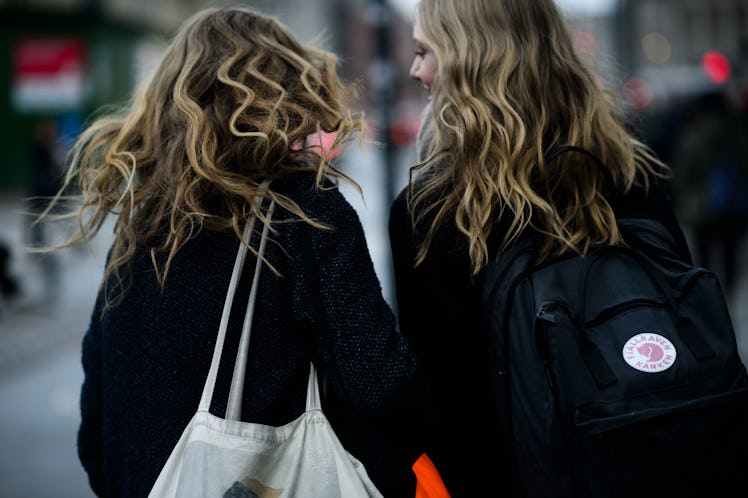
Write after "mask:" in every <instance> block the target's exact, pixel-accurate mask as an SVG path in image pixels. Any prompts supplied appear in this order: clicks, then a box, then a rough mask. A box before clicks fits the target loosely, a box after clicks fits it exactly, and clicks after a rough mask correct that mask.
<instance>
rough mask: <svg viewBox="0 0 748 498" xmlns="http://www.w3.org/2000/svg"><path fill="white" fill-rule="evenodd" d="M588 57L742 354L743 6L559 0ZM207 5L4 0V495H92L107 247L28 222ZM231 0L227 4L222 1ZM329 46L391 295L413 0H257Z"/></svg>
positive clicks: (746, 197) (0, 87) (746, 241)
mask: <svg viewBox="0 0 748 498" xmlns="http://www.w3.org/2000/svg"><path fill="white" fill-rule="evenodd" d="M557 1H558V2H559V4H560V5H561V7H562V8H563V9H564V11H565V13H566V14H567V15H568V18H569V22H570V23H571V24H572V26H573V27H574V40H575V43H576V45H577V49H578V50H579V52H580V54H581V55H582V56H583V57H585V58H586V59H588V60H590V61H591V62H592V64H593V66H594V68H595V70H596V71H597V73H598V75H599V77H600V81H601V84H604V85H606V86H608V87H609V88H610V89H611V91H612V92H613V94H614V95H615V96H617V98H620V99H621V100H622V101H623V103H624V105H625V109H626V112H627V113H628V118H629V120H630V123H631V127H632V129H634V130H636V132H637V134H638V135H639V136H640V138H641V140H643V141H644V142H646V143H648V144H649V145H651V146H652V147H653V148H654V149H655V150H656V152H657V153H658V154H659V155H660V157H661V158H663V159H664V160H665V161H666V162H667V163H668V164H670V166H671V167H672V168H673V170H674V173H675V178H674V182H673V192H672V194H673V199H674V204H675V207H676V209H677V211H676V212H677V214H678V216H679V219H680V220H681V222H682V224H683V227H684V229H685V230H686V232H687V236H688V238H689V242H690V244H691V249H692V253H693V255H694V257H695V259H696V261H697V262H698V263H699V264H701V265H702V266H706V267H708V268H710V269H712V270H714V271H715V272H716V273H717V274H718V276H719V277H720V279H721V281H722V282H723V285H724V286H725V289H726V292H727V294H728V298H729V301H730V309H731V312H732V316H733V319H734V322H735V325H736V332H737V338H738V342H739V346H740V348H741V354H742V356H743V358H744V360H745V359H748V237H746V230H747V229H748V185H747V184H746V183H745V182H746V176H748V173H747V172H746V170H747V169H748V132H747V131H746V130H748V1H746V0H719V1H717V0H557ZM220 3H222V2H214V1H213V2H211V1H203V0H18V1H13V0H0V116H2V118H1V119H0V150H2V152H3V154H2V164H0V497H2V498H25V497H29V498H32V497H33V498H54V497H60V498H62V497H64V498H68V497H82V498H86V497H90V496H92V493H91V491H90V490H89V488H88V484H87V480H86V476H85V473H84V472H83V470H82V469H81V467H80V464H79V463H78V459H77V455H76V448H75V439H76V431H77V427H78V406H77V403H78V393H79V388H80V383H81V381H82V372H81V368H80V358H79V354H80V340H81V338H82V335H83V333H84V331H85V328H86V326H87V323H88V319H89V314H90V312H91V309H92V306H93V301H94V297H95V294H96V288H97V285H98V282H99V278H100V276H101V273H102V270H103V264H104V257H105V254H106V251H107V249H108V244H109V241H110V236H111V226H105V227H104V228H103V229H102V231H101V234H100V236H99V237H98V238H96V239H95V240H94V241H92V242H91V244H90V245H89V246H87V247H83V248H73V249H66V250H63V251H61V252H59V253H56V254H53V255H46V256H42V255H39V254H33V253H31V252H29V251H28V248H29V247H32V246H34V245H37V244H42V243H51V242H54V241H56V240H59V239H60V238H61V237H62V236H63V235H64V234H65V228H64V227H59V226H54V227H52V226H46V225H37V226H32V225H31V224H30V217H29V216H27V215H25V214H24V213H25V212H27V211H28V210H30V209H36V208H38V207H39V206H38V205H37V204H34V203H33V202H30V201H28V200H27V199H28V198H29V197H31V196H34V195H40V194H41V195H44V194H47V193H49V192H50V190H51V191H54V189H55V187H56V186H57V181H58V180H59V175H60V174H61V171H62V168H63V165H64V162H65V154H66V152H67V150H68V148H69V146H70V144H71V142H72V140H74V139H75V137H76V135H77V134H78V133H79V131H80V130H81V127H82V126H83V125H84V123H85V121H86V119H87V118H88V117H89V116H90V115H91V114H92V113H93V112H94V111H96V110H97V109H99V108H100V107H101V106H103V105H109V104H119V103H122V102H124V101H125V100H126V99H127V98H128V96H129V95H130V93H131V91H132V89H133V87H134V86H135V85H136V84H137V83H138V82H139V81H141V80H142V79H143V78H145V77H146V76H147V75H148V74H149V72H150V71H151V70H152V69H153V68H154V66H155V64H156V63H157V62H158V60H159V57H160V54H161V52H162V50H163V49H164V48H165V46H166V44H167V43H168V40H169V36H170V35H171V34H172V33H173V32H174V30H175V29H176V28H177V27H178V25H179V24H180V23H181V22H182V21H183V20H184V19H186V18H187V17H188V16H189V15H191V14H192V13H193V12H195V11H197V10H199V9H201V8H203V7H205V6H208V5H216V4H220ZM224 3H225V2H224ZM231 3H232V4H240V3H243V4H246V5H250V6H253V7H255V8H257V9H259V10H262V11H264V12H267V13H271V14H274V15H277V16H278V17H279V18H280V19H281V20H282V21H283V22H285V23H286V24H287V25H289V26H290V27H291V28H292V29H293V30H294V32H295V33H296V34H297V36H298V37H299V39H301V40H302V41H305V42H312V41H314V42H315V43H317V44H319V45H321V46H323V47H324V48H327V49H329V50H332V51H334V52H335V53H337V54H338V55H339V56H340V71H341V74H343V76H344V77H345V78H346V79H348V80H353V81H357V82H359V83H360V85H361V90H362V94H361V101H360V105H361V109H362V110H363V111H365V113H366V115H367V117H368V124H369V130H370V131H369V133H370V139H371V141H370V142H369V143H368V144H367V146H366V147H365V148H364V150H358V149H356V148H355V147H352V148H349V149H347V150H346V151H344V152H343V153H342V155H341V156H340V158H339V161H340V162H339V167H340V168H341V169H342V170H343V171H344V172H346V173H347V174H348V175H349V176H351V177H352V178H353V179H355V180H356V181H358V182H359V183H360V184H361V186H362V189H363V198H362V196H360V195H359V194H358V193H357V192H356V191H355V190H354V189H352V188H349V187H346V188H345V189H344V193H345V195H346V197H347V198H348V199H349V200H350V202H351V203H352V204H353V205H354V207H355V208H356V209H357V211H358V212H359V214H360V216H361V219H362V222H363V224H364V228H365V231H366V235H367V241H368V243H369V249H370V251H371V254H372V258H373V260H374V263H375V267H376V269H377V272H378V274H379V277H380V280H381V283H382V288H383V291H384V293H385V296H386V297H387V299H388V301H389V302H390V303H393V301H394V294H393V293H394V290H393V284H392V277H391V269H390V257H389V241H388V238H387V216H388V214H387V211H388V208H389V203H390V201H391V200H392V198H393V197H394V196H395V195H396V193H397V192H398V191H399V190H400V189H401V188H402V187H403V186H405V184H406V182H407V178H408V168H409V167H410V166H412V165H413V164H414V163H415V150H414V140H415V136H416V133H417V130H418V126H419V117H420V111H421V108H422V107H423V105H424V104H425V103H426V96H425V95H424V93H423V90H422V89H421V88H420V86H419V85H417V84H416V83H415V82H413V81H411V80H410V79H409V77H408V68H409V66H410V63H411V60H412V54H413V45H412V41H411V35H412V12H413V7H414V4H415V0H397V1H396V0H266V1H262V0H257V1H246V2H240V1H237V2H231ZM747 493H748V491H747Z"/></svg>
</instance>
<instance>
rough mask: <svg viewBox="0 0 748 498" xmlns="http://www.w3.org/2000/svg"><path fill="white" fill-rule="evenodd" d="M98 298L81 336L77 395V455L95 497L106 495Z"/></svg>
mask: <svg viewBox="0 0 748 498" xmlns="http://www.w3.org/2000/svg"><path fill="white" fill-rule="evenodd" d="M102 299H103V298H102V295H101V294H100V295H99V297H98V299H97V303H96V305H95V307H94V311H93V313H92V315H91V322H90V324H89V327H88V330H87V331H86V334H85V336H84V337H83V343H82V351H81V363H82V366H83V374H84V378H83V385H82V388H81V394H80V414H81V423H80V427H79V429H78V458H79V459H80V461H81V464H82V465H83V468H84V469H85V471H86V472H87V473H88V480H89V483H90V485H91V489H92V490H93V491H94V492H95V493H96V495H97V496H105V495H106V489H105V480H104V470H103V461H102V460H103V458H102V449H103V441H102V391H101V389H102V388H101V374H102V365H101V337H100V328H99V318H100V315H101V309H102V308H101V303H102Z"/></svg>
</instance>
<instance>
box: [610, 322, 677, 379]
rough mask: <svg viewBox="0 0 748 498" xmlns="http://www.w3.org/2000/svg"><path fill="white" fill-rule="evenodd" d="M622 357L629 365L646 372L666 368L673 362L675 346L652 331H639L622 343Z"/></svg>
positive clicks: (659, 370)
mask: <svg viewBox="0 0 748 498" xmlns="http://www.w3.org/2000/svg"><path fill="white" fill-rule="evenodd" d="M622 354H623V359H624V360H625V361H626V363H628V364H629V365H630V366H631V367H633V368H635V369H637V370H640V371H642V372H647V373H657V372H662V371H664V370H667V369H668V368H670V367H672V366H673V363H675V358H676V356H677V352H676V351H675V346H673V343H671V342H670V341H669V340H667V339H666V338H665V337H663V336H661V335H660V334H655V333H654V332H640V333H638V334H636V335H635V336H632V337H631V338H630V339H629V340H628V341H626V344H624V345H623V352H622Z"/></svg>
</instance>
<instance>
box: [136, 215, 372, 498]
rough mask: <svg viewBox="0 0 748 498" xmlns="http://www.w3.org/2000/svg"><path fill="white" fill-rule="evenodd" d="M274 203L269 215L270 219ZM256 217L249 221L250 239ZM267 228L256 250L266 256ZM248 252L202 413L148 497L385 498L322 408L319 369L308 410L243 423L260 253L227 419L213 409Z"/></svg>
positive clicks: (238, 266)
mask: <svg viewBox="0 0 748 498" xmlns="http://www.w3.org/2000/svg"><path fill="white" fill-rule="evenodd" d="M273 208H274V204H271V205H270V207H269V209H268V213H267V217H268V219H269V218H270V217H271V216H272V211H273ZM254 222H255V219H254V218H252V220H251V222H249V223H247V226H245V229H244V240H246V241H249V240H250V239H249V237H250V235H251V234H252V230H253V227H254ZM267 232H268V227H267V225H265V227H264V229H263V232H262V239H261V242H260V247H259V249H258V252H259V253H260V254H262V253H263V251H264V249H265V243H266V240H267ZM246 253H247V247H246V246H245V244H240V245H239V250H238V253H237V256H236V262H235V263H234V270H233V273H232V276H231V281H230V283H229V289H228V292H227V295H226V301H225V304H224V308H223V316H222V318H221V323H220V325H219V330H218V338H217V340H216V346H215V350H214V352H213V361H212V363H211V366H210V371H209V372H208V377H207V380H206V381H205V387H204V389H203V394H202V398H201V400H200V405H199V407H198V409H197V412H196V413H195V415H194V416H193V418H192V420H191V421H190V423H189V424H188V425H187V427H186V428H185V430H184V432H183V433H182V437H181V438H180V439H179V442H178V443H177V445H176V446H175V447H174V450H173V451H172V453H171V455H170V456H169V459H168V460H167V462H166V464H165V465H164V468H163V469H162V470H161V473H160V474H159V476H158V479H157V480H156V483H155V485H154V486H153V489H152V490H151V492H150V494H149V497H150V498H177V497H178V498H193V497H194V498H214V497H215V498H245V497H246V498H250V497H251V498H291V497H314V498H321V497H323V498H336V497H341V498H358V497H381V496H382V495H381V493H380V492H379V491H378V490H377V489H376V487H375V486H374V484H373V483H372V481H371V479H370V478H369V476H368V474H367V473H366V469H365V468H364V466H363V465H362V464H361V463H360V462H359V461H358V460H357V459H356V458H355V457H353V456H352V455H350V454H349V453H348V452H347V451H346V450H345V448H344V447H343V446H342V444H341V443H340V441H339V440H338V438H337V436H336V435H335V432H334V431H333V429H332V426H331V425H330V423H329V422H328V420H327V418H326V417H325V414H324V413H322V409H321V402H320V393H319V387H318V384H317V372H316V370H315V369H314V365H310V370H309V383H308V386H307V395H306V411H305V412H304V413H303V414H301V416H300V417H299V418H297V419H296V420H294V421H293V422H291V423H289V424H287V425H284V426H281V427H272V426H267V425H261V424H253V423H247V422H242V421H241V399H242V391H243V385H244V374H245V366H246V362H247V351H248V346H249V338H250V331H251V325H252V315H253V311H254V303H255V298H256V295H257V285H258V282H259V275H260V269H261V266H262V259H261V258H257V263H256V265H255V273H254V280H253V282H252V287H251V290H250V296H249V303H248V305H247V311H246V314H245V317H244V325H243V328H242V336H241V339H240V343H239V351H238V353H237V358H236V363H235V367H234V373H233V379H232V383H231V388H230V392H229V400H228V405H227V408H226V416H225V418H221V417H218V416H215V415H213V414H211V413H210V412H209V411H208V408H209V407H210V403H211V399H212V397H213V390H214V388H215V383H216V376H217V373H218V365H219V363H220V360H221V352H222V350H223V343H224V339H225V336H226V329H227V326H228V317H229V312H230V310H231V304H232V302H233V298H234V293H235V290H236V286H237V284H238V281H239V276H240V275H241V273H242V268H243V266H244V259H245V256H246Z"/></svg>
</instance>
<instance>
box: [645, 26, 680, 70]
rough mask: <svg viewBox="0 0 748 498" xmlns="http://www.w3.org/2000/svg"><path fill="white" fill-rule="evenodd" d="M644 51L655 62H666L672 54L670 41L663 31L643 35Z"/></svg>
mask: <svg viewBox="0 0 748 498" xmlns="http://www.w3.org/2000/svg"><path fill="white" fill-rule="evenodd" d="M642 51H643V52H644V55H645V56H646V57H647V59H649V60H650V61H652V62H654V63H655V64H665V63H666V62H667V61H668V60H669V59H670V56H671V55H672V53H673V51H672V48H671V47H670V41H669V40H668V39H667V38H666V37H665V36H664V35H663V34H661V33H648V34H646V35H644V36H643V37H642Z"/></svg>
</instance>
